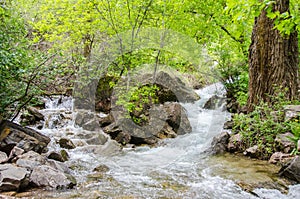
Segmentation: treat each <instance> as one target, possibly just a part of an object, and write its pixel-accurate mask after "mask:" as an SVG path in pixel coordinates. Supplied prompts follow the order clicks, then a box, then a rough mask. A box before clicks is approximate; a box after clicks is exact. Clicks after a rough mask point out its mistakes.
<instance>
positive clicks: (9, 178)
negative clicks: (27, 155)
mask: <svg viewBox="0 0 300 199" xmlns="http://www.w3.org/2000/svg"><path fill="white" fill-rule="evenodd" d="M28 174H29V172H28V171H27V169H25V168H21V167H17V166H14V165H12V164H4V165H0V191H17V190H19V189H20V188H23V187H25V186H27V184H28V181H27V175H28Z"/></svg>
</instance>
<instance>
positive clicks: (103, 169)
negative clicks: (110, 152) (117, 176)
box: [93, 164, 109, 173]
mask: <svg viewBox="0 0 300 199" xmlns="http://www.w3.org/2000/svg"><path fill="white" fill-rule="evenodd" d="M93 171H95V172H101V173H104V172H108V171H109V167H108V166H106V165H104V164H101V165H99V166H97V167H96V168H94V170H93Z"/></svg>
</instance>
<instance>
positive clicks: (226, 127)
mask: <svg viewBox="0 0 300 199" xmlns="http://www.w3.org/2000/svg"><path fill="white" fill-rule="evenodd" d="M233 125H234V122H233V121H232V120H229V121H226V122H225V123H224V126H223V129H232V127H233Z"/></svg>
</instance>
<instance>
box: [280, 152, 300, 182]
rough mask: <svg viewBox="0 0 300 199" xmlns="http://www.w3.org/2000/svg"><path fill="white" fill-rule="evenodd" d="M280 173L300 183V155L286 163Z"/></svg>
mask: <svg viewBox="0 0 300 199" xmlns="http://www.w3.org/2000/svg"><path fill="white" fill-rule="evenodd" d="M279 175H281V176H285V177H287V178H288V179H290V180H292V181H295V182H297V183H300V157H299V156H296V157H295V158H294V159H293V160H292V161H290V162H289V163H287V164H285V165H284V166H283V167H282V168H281V169H280V171H279Z"/></svg>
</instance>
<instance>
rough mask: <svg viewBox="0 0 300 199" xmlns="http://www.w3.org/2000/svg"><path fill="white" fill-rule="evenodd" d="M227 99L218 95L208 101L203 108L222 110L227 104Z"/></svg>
mask: <svg viewBox="0 0 300 199" xmlns="http://www.w3.org/2000/svg"><path fill="white" fill-rule="evenodd" d="M225 100H226V99H225V98H224V97H220V96H217V95H213V96H212V97H211V98H209V99H208V101H207V102H206V103H205V104H204V106H203V108H205V109H210V110H215V109H217V108H220V107H221V106H222V105H223V104H224V103H225Z"/></svg>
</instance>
